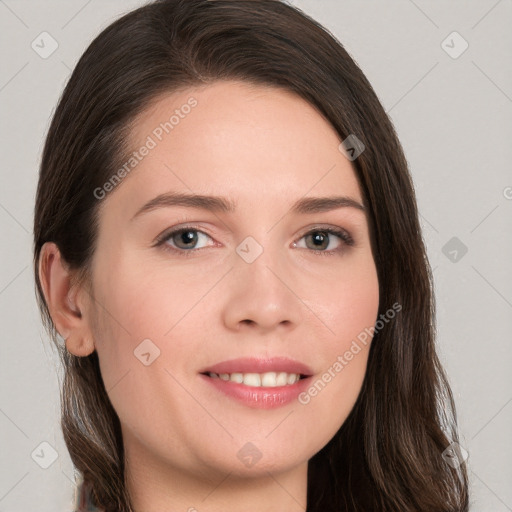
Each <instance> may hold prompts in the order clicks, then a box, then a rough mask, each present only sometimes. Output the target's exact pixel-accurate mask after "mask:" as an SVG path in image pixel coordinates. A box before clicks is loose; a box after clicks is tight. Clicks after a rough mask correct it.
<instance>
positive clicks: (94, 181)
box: [34, 0, 468, 512]
mask: <svg viewBox="0 0 512 512" xmlns="http://www.w3.org/2000/svg"><path fill="white" fill-rule="evenodd" d="M34 234H35V241H34V255H35V258H34V264H35V273H36V283H37V294H38V300H39V304H40V308H41V312H42V315H43V319H44V320H45V323H46V325H47V327H48V329H49V332H50V333H51V335H52V337H53V339H54V340H55V341H56V343H57V345H58V346H59V347H60V351H61V355H62V360H63V364H64V371H65V379H64V383H63V390H62V428H63V433H64V438H65V441H66V443H67V446H68V449H69V452H70V455H71V458H72V460H73V463H74V465H75V466H76V468H77V469H78V471H79V472H80V474H81V475H82V476H83V480H84V481H83V483H82V484H81V486H80V502H81V504H80V505H79V509H80V510H87V509H88V508H90V509H94V508H95V507H96V508H98V509H99V510H106V511H114V510H116V511H118V510H119V511H144V512H147V511H156V510H158V511H161V510H171V509H172V510H189V511H193V510H198V511H200V512H202V511H213V510H215V511H217V510H223V511H228V510H244V511H259V510H269V511H270V510H280V511H281V510H303V511H304V510H307V511H308V512H312V511H319V510H329V511H354V510H360V511H377V510H379V511H393V512H396V511H413V510H414V511H465V510H467V509H468V508H467V507H468V491H467V474H466V469H465V467H464V464H463V463H462V462H463V461H461V460H458V459H457V457H456V456H455V457H452V459H449V457H447V456H446V454H447V453H452V454H455V455H457V446H458V445H457V426H456V418H455V414H454V405H453V399H452V395H451V392H450V388H449V386H448V383H447V381H446V378H445V375H444V373H443V370H442V368H441V366H440V364H439V361H438V358H437V356H436V353H435V348H434V302H433V296H432V282H431V273H430V267H429V265H428V261H427V259H426V253H425V248H424V245H423V242H422V238H421V231H420V226H419V222H418V212H417V206H416V201H415V196H414V189H413V185H412V182H411V178H410V175H409V172H408V168H407V162H406V159H405V157H404V154H403V150H402V148H401V146H400V143H399V141H398V139H397V136H396V134H395V131H394V129H393V126H392V124H391V122H390V120H389V118H388V117H387V115H386V114H385V112H384V110H383V108H382V106H381V104H380V103H379V101H378V99H377V97H376V95H375V93H374V91H373V89H372V88H371V86H370V84H369V83H368V81H367V80H366V78H365V77H364V75H363V73H362V72H361V70H360V69H359V68H358V67H357V65H356V64H355V62H354V61H353V60H352V59H351V58H350V56H349V55H348V54H347V52H346V51H345V50H344V48H343V47H342V45H341V44H340V43H339V42H337V41H336V40H335V39H334V38H333V37H332V36H331V35H330V34H328V33H327V32H326V31H325V29H323V28H322V27H320V26H319V25H318V24H317V23H316V22H314V21H313V20H312V19H310V18H309V17H308V16H306V15H304V14H303V13H301V12H300V11H299V10H297V9H295V8H293V7H291V6H289V5H287V4H285V3H282V2H279V1H277V0H245V1H240V0H210V1H208V0H162V1H157V2H153V3H150V4H148V5H146V6H144V7H141V8H139V9H137V10H135V11H133V12H131V13H128V14H126V15H125V16H123V17H122V18H121V19H119V20H117V21H116V22H115V23H113V24H112V25H110V26H109V27H107V28H106V29H105V30H104V31H103V32H102V33H101V34H100V35H99V36H98V37H97V38H96V39H95V40H94V41H93V42H92V43H91V45H90V46H89V48H88V49H87V50H86V52H85V53H84V55H83V56H82V58H81V59H80V61H79V63H78V64H77V66H76V69H75V70H74V72H73V74H72V76H71V78H70V80H69V83H68V84H67V86H66V89H65V91H64V93H63V95H62V98H61V100H60V102H59V105H58V107H57V110H56V112H55V115H54V118H53V120H52V123H51V126H50V129H49V133H48V136H47V140H46V144H45V148H44V154H43V158H42V164H41V171H40V178H39V186H38V191H37V198H36V208H35V229H34ZM58 334H59V335H60V336H61V337H62V338H64V340H65V343H62V342H59V340H58V336H57V335H58ZM447 461H448V462H450V463H448V462H447Z"/></svg>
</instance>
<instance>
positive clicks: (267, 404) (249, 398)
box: [199, 370, 311, 409]
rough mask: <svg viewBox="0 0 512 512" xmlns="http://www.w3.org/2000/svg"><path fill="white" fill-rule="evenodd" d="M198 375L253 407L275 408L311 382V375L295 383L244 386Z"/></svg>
mask: <svg viewBox="0 0 512 512" xmlns="http://www.w3.org/2000/svg"><path fill="white" fill-rule="evenodd" d="M283 371H284V370H283ZM215 373H216V372H215ZM227 373H229V372H227ZM199 377H200V378H201V379H203V380H204V381H205V382H207V383H208V384H209V385H210V386H212V387H213V388H214V389H216V390H217V391H220V392H221V393H223V394H224V395H226V396H228V397H229V398H233V399H235V400H237V401H238V402H240V403H242V404H244V405H246V406H248V407H251V408H253V409H275V408H277V407H282V406H285V405H287V404H289V403H290V402H292V401H293V400H296V399H297V398H298V396H299V395H300V393H302V392H303V391H305V390H306V389H307V388H308V387H309V386H310V384H311V382H310V381H311V377H306V378H304V379H301V380H298V381H297V382H296V383H295V384H289V385H286V386H275V387H262V386H259V387H256V386H246V385H245V384H239V383H237V382H232V381H230V380H227V381H226V380H222V379H220V378H216V379H215V378H212V377H209V376H208V375H204V374H201V375H199Z"/></svg>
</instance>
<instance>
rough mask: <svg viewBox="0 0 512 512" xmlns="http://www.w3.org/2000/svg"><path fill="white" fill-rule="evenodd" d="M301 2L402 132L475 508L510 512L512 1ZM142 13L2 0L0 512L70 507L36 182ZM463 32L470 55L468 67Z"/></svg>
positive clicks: (94, 1) (125, 6) (93, 4)
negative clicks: (103, 47) (71, 93)
mask: <svg viewBox="0 0 512 512" xmlns="http://www.w3.org/2000/svg"><path fill="white" fill-rule="evenodd" d="M290 3H293V4H295V5H297V6H298V7H300V8H302V9H303V10H304V11H305V12H306V13H308V14H310V15H311V16H312V17H313V18H315V19H316V20H318V21H319V22H320V23H322V24H323V25H324V26H325V27H327V28H328V29H329V30H330V31H331V32H332V33H333V34H334V35H335V36H336V37H337V38H338V39H339V40H340V41H341V42H342V43H343V44H344V45H345V47H346V49H347V50H348V51H349V53H350V54H351V55H352V57H353V58H354V59H355V60H356V61H357V62H358V63H359V65H360V66H361V68H362V69H363V71H364V72H365V74H366V75H367V77H368V79H369V80H370V82H371V83H372V85H373V87H374V89H375V91H376V92H377V94H378V96H379V98H380V100H381V102H382V104H383V105H384V107H385V109H386V110H387V112H388V113H389V115H390V116H391V118H392V121H393V123H394V124H395V126H396V129H397V131H398V135H399V137H400V140H401V142H402V144H403V146H404V149H405V153H406V156H407V159H408V161H409V164H410V167H411V172H412V174H413V179H414V182H415V187H416V191H417V196H418V203H419V208H420V212H421V219H422V225H423V232H424V237H425V240H426V243H427V247H428V253H429V258H430V261H431V264H432V267H433V269H434V277H435V282H436V297H437V307H438V318H437V325H438V346H439V353H440V357H441V359H442V362H443V363H444V365H445V367H446V370H447V372H448V375H449V378H450V382H451V385H452V389H453V392H454V395H455V398H456V402H457V407H458V409H457V412H458V417H459V422H460V431H461V444H462V446H463V447H464V448H465V449H466V450H467V452H468V453H469V458H468V460H467V461H466V464H467V465H468V468H469V473H470V478H471V490H472V500H471V501H472V506H471V510H472V511H475V512H477V511H478V512H479V511H492V512H505V511H512V486H511V485H510V482H512V464H511V458H512V457H511V456H512V437H511V434H512V385H511V384H512V377H511V373H512V372H511V371H510V370H511V368H512V365H511V362H512V350H511V337H510V332H511V327H512V315H511V313H512V311H511V308H512V279H511V273H512V272H511V266H510V261H511V253H512V243H511V238H510V233H511V232H512V230H511V227H512V173H511V171H510V169H511V166H510V162H511V161H512V143H511V136H512V122H511V121H512V66H511V55H510V54H511V50H512V31H511V30H510V27H511V26H512V0H500V1H496V0H489V1H487V0H486V1H476V2H461V1H450V2H444V1H431V2H428V1H420V0H414V1H412V0H393V1H387V2H376V1H369V0H364V1H362V0H358V1H355V0H330V1H328V0H307V1H306V0H303V1H301V0H294V1H293V2H290ZM139 5H142V2H140V1H135V0H131V1H127V2H126V1H125V2H123V1H120V0H115V1H114V0H111V1H100V0H89V1H86V0H73V1H69V0H67V1H56V0H51V1H50V0H48V1H45V2H34V1H22V0H5V1H2V0H0V34H1V38H2V45H1V58H2V67H1V71H0V104H1V109H2V117H1V144H2V157H3V158H2V162H1V166H0V173H1V182H0V183H1V188H0V227H1V230H2V231H1V235H2V245H1V247H2V250H1V260H0V263H1V264H0V310H1V314H2V326H3V328H2V336H3V339H2V342H1V348H2V352H1V357H0V366H1V379H2V387H1V395H0V435H1V439H2V460H3V464H2V467H1V474H0V512H8V511H24V512H26V511H35V510H37V511H39V512H44V511H52V512H54V511H56V510H62V511H69V510H71V506H72V495H73V492H74V491H73V489H74V485H73V480H74V473H73V467H72V464H71V461H70V459H69V455H68V454H67V451H66V448H65V445H64V443H63V440H62V435H61V432H60V426H59V385H58V374H59V372H58V362H57V360H56V357H55V354H54V352H53V349H52V348H51V345H50V342H49V340H48V338H47V336H46V335H45V333H44V331H43V328H42V326H41V323H40V319H39V316H38V310H37V307H36V303H35V299H34V291H33V290H34V289H33V276H32V267H31V258H32V255H31V243H32V216H33V203H34V197H35V189H36V183H37V170H38V165H39V160H40V157H41V151H42V145H43V140H44V136H45V134H46V131H47V128H48V125H49V120H50V117H51V114H52V112H53V109H54V108H55V105H56V103H57V100H58V97H59V95H60V92H61V90H62V88H63V87H64V84H65V83H66V80H67V78H68V76H69V74H70V71H71V69H72V68H73V67H74V65H75V64H76V62H77V60H78V58H79V56H80V55H81V53H82V52H83V51H84V50H85V48H86V47H87V45H88V44H89V43H90V41H91V40H92V39H93V37H95V36H96V35H97V34H98V33H99V32H100V30H101V29H103V28H104V27H106V26H107V25H108V24H110V23H111V22H112V21H113V20H114V19H115V18H117V17H118V16H119V15H120V14H121V13H124V12H126V11H128V10H131V9H132V8H134V7H137V6H139ZM43 31H46V32H48V33H49V34H51V36H52V37H53V38H54V39H55V40H56V41H57V42H58V45H59V46H58V48H57V49H56V51H55V52H54V53H53V54H52V55H50V56H49V57H48V58H46V59H43V58H41V57H40V56H39V54H38V53H36V51H34V50H33V49H32V47H31V43H32V41H34V40H36V42H37V41H40V37H38V36H39V35H40V34H41V33H42V32H43ZM453 31H456V32H458V33H459V34H460V36H461V37H462V38H463V39H464V40H465V41H467V43H468V44H469V47H468V48H467V50H466V51H464V53H462V54H460V55H458V54H459V53H460V51H461V49H463V46H462V45H463V41H462V40H461V39H459V36H457V35H455V36H450V37H448V36H449V35H450V34H451V33H452V32H453ZM447 37H448V39H447V40H446V38H447ZM445 40H446V42H445V43H443V41H445ZM39 44H40V46H42V44H41V43H39ZM45 48H49V45H46V44H45ZM449 52H451V54H452V55H451V56H450V55H449ZM454 57H457V58H454ZM453 237H456V239H455V240H451V239H452V238H453ZM450 240H451V242H450ZM446 244H448V245H446ZM464 247H466V248H467V253H465V254H463V252H464ZM454 251H455V252H454ZM42 442H47V443H49V444H50V445H51V446H52V447H53V449H55V450H56V454H57V455H58V458H57V460H56V461H55V462H54V463H53V464H51V466H49V467H48V469H43V468H42V467H40V465H41V464H42V465H44V464H47V463H49V462H51V455H52V453H53V452H52V449H51V448H49V447H48V446H46V445H43V447H40V443H42ZM34 450H35V452H34ZM32 453H34V458H32V457H31V454H32ZM36 461H37V462H36Z"/></svg>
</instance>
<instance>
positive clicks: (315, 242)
mask: <svg viewBox="0 0 512 512" xmlns="http://www.w3.org/2000/svg"><path fill="white" fill-rule="evenodd" d="M335 238H337V239H338V241H337V244H336V240H335ZM201 239H202V241H203V242H207V240H208V239H210V240H212V238H211V237H210V236H209V235H207V234H206V233H204V232H203V231H200V230H199V229H197V228H195V227H192V226H184V227H181V228H178V229H172V230H170V231H166V232H164V233H163V234H162V235H160V236H159V237H158V239H157V240H156V243H155V246H163V248H164V249H165V250H169V251H172V252H174V253H178V254H180V255H183V256H190V255H192V253H194V252H195V251H199V250H201V249H204V248H206V247H207V245H203V246H202V247H197V245H198V243H200V242H201ZM303 239H305V240H306V247H305V248H306V249H311V250H313V251H314V252H315V253H317V254H322V255H332V254H336V253H339V252H341V251H342V250H343V249H344V248H345V247H346V246H352V245H354V240H353V239H352V237H351V236H350V234H349V233H348V232H347V231H345V230H343V229H337V228H332V227H325V228H324V227H322V228H315V229H312V230H310V231H308V232H307V233H306V234H305V235H303V236H302V237H301V238H300V240H303ZM333 244H335V247H332V246H333ZM211 245H213V244H211ZM293 246H294V247H298V248H304V247H303V246H300V245H298V243H297V242H294V244H293Z"/></svg>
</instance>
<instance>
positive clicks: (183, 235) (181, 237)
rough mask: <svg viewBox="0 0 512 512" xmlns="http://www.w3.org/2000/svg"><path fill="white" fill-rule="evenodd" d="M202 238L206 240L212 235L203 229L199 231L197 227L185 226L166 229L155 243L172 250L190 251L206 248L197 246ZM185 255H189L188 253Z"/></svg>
mask: <svg viewBox="0 0 512 512" xmlns="http://www.w3.org/2000/svg"><path fill="white" fill-rule="evenodd" d="M201 239H202V240H203V242H204V241H206V240H207V239H210V240H211V237H210V236H209V235H207V234H206V233H204V232H203V231H199V230H198V229H197V228H194V227H190V226H189V227H187V226H185V227H181V228H179V229H174V230H171V231H166V232H165V233H164V234H163V235H161V236H160V237H158V239H157V242H156V244H155V245H157V246H164V247H165V248H166V249H168V250H171V251H177V252H181V253H190V252H192V251H197V250H200V249H204V247H197V244H198V242H200V241H201ZM185 255H186V256H188V254H185Z"/></svg>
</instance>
